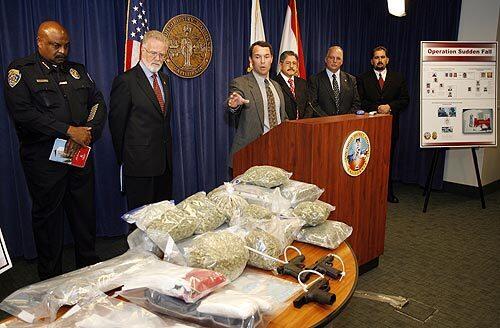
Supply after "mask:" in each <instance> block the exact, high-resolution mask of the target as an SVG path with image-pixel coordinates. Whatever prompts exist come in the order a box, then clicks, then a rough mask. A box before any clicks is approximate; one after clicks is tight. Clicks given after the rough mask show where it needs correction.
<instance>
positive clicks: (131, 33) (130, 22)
mask: <svg viewBox="0 0 500 328" xmlns="http://www.w3.org/2000/svg"><path fill="white" fill-rule="evenodd" d="M148 23H149V20H148V19H147V16H146V1H145V0H128V9H127V27H126V30H125V34H126V41H125V64H124V65H123V70H124V71H127V70H129V69H130V68H132V67H134V66H135V65H136V64H137V63H138V62H139V57H140V53H141V41H142V39H143V37H144V33H146V32H147V31H149V25H148Z"/></svg>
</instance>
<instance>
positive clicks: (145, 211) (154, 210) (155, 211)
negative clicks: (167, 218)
mask: <svg viewBox="0 0 500 328" xmlns="http://www.w3.org/2000/svg"><path fill="white" fill-rule="evenodd" d="M173 207H175V205H174V204H173V203H172V202H171V201H168V200H164V201H162V202H158V203H154V204H148V205H144V206H141V207H138V208H136V209H133V210H131V211H128V212H127V213H125V214H123V215H122V220H124V221H125V222H127V223H130V224H132V223H135V224H136V225H137V227H139V229H141V230H146V227H147V226H148V224H149V222H151V221H152V220H154V219H158V218H160V216H161V215H162V214H163V213H165V211H166V210H168V209H171V208H173Z"/></svg>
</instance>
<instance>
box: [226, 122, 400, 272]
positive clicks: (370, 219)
mask: <svg viewBox="0 0 500 328" xmlns="http://www.w3.org/2000/svg"><path fill="white" fill-rule="evenodd" d="M391 121H392V117H391V116H390V115H375V116H368V115H363V116H359V115H354V114H349V115H340V116H329V117H320V118H311V119H303V120H294V121H286V122H284V123H282V124H280V125H279V126H277V127H276V128H274V129H272V130H271V131H269V132H268V133H266V134H265V135H263V136H261V137H260V138H259V139H257V140H255V141H254V142H252V143H250V144H249V145H247V146H246V147H245V148H243V149H241V150H240V151H239V152H237V153H236V154H235V155H234V159H233V173H234V176H237V175H239V174H241V173H243V172H245V170H247V169H248V168H250V167H252V166H254V165H273V166H278V167H281V168H283V169H285V170H287V171H289V172H293V176H292V179H295V180H300V181H305V182H310V183H314V184H316V185H317V186H319V187H321V188H324V189H325V192H324V193H323V195H322V196H321V198H320V199H321V200H323V201H325V202H328V203H330V204H332V205H335V206H336V210H335V211H334V212H333V213H332V214H331V215H330V219H332V220H338V221H342V222H345V223H347V224H349V225H351V226H352V227H353V233H352V235H351V236H350V237H349V239H348V241H349V243H350V245H351V246H352V248H353V250H354V253H355V254H356V257H357V259H358V264H359V265H363V264H365V263H367V262H369V261H371V260H375V259H376V258H378V257H379V256H380V255H381V254H382V253H383V251H384V237H385V220H386V212H387V179H388V174H389V160H390V144H391V124H392V122H391ZM357 130H361V131H364V132H365V133H366V134H367V135H368V138H369V139H370V145H371V149H370V152H371V156H370V161H369V163H368V166H367V167H366V169H365V171H364V172H363V173H362V174H361V175H359V176H357V177H352V176H350V175H348V174H347V173H346V172H345V171H344V168H343V166H342V147H343V145H344V142H345V140H346V139H347V137H348V136H349V134H351V132H354V131H357Z"/></svg>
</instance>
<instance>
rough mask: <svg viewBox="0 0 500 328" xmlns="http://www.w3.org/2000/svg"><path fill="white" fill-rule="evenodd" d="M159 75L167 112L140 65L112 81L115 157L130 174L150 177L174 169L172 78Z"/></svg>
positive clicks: (111, 120)
mask: <svg viewBox="0 0 500 328" xmlns="http://www.w3.org/2000/svg"><path fill="white" fill-rule="evenodd" d="M158 74H159V76H160V80H161V82H160V83H161V86H162V87H163V92H164V93H165V108H166V115H163V113H162V112H161V109H160V104H159V103H158V100H157V99H156V96H155V93H154V91H153V88H152V87H151V84H150V83H149V81H148V79H147V77H146V74H144V72H143V70H142V68H141V67H140V66H139V64H137V65H136V66H135V67H134V68H132V69H130V70H128V71H127V72H125V73H123V74H120V75H118V76H117V77H116V78H115V80H114V81H113V86H112V89H111V99H110V112H109V128H110V131H111V136H112V139H113V145H114V148H115V153H116V158H117V160H118V163H119V164H123V174H125V175H128V176H135V177H151V176H158V175H162V174H164V173H165V170H166V168H167V167H168V168H170V170H172V132H171V129H170V116H171V113H172V104H171V99H170V91H169V81H168V77H167V75H165V74H164V73H162V72H158Z"/></svg>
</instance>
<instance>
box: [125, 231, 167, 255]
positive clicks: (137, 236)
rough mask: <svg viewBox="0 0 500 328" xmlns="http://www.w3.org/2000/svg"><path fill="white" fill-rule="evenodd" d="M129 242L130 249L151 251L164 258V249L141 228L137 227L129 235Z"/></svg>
mask: <svg viewBox="0 0 500 328" xmlns="http://www.w3.org/2000/svg"><path fill="white" fill-rule="evenodd" d="M127 244H128V247H129V248H130V249H135V250H142V251H146V252H151V253H153V254H154V255H156V256H158V257H159V258H163V251H162V250H161V249H160V248H159V247H158V246H157V245H156V244H155V242H153V241H152V240H151V238H149V237H148V235H147V234H146V233H145V232H144V231H142V230H141V229H135V230H134V231H132V233H130V234H129V235H128V236H127Z"/></svg>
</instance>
